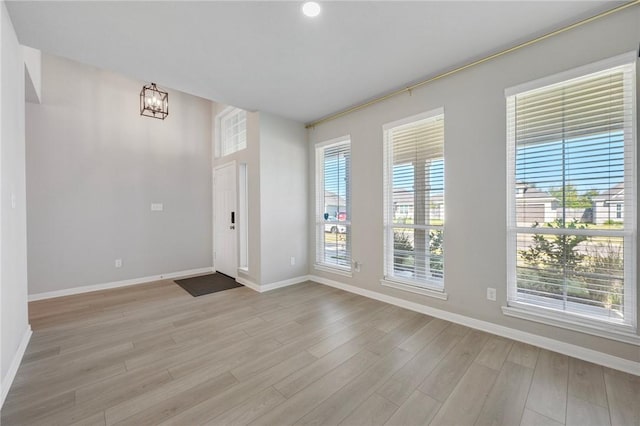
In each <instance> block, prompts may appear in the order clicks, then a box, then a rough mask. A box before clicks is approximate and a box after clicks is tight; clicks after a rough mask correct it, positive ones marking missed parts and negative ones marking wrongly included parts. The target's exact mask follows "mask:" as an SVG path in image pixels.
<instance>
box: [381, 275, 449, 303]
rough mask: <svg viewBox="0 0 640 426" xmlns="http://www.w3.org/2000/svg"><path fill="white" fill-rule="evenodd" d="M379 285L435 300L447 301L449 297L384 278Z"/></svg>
mask: <svg viewBox="0 0 640 426" xmlns="http://www.w3.org/2000/svg"><path fill="white" fill-rule="evenodd" d="M380 284H382V285H383V286H385V287H391V288H395V289H398V290H404V291H408V292H411V293H416V294H421V295H423V296H429V297H433V298H435V299H440V300H447V299H448V298H449V295H448V294H447V293H445V292H444V290H432V289H429V288H422V287H416V286H413V285H410V284H405V283H402V282H399V281H392V280H389V279H386V278H383V279H381V280H380Z"/></svg>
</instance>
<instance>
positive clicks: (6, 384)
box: [0, 325, 33, 408]
mask: <svg viewBox="0 0 640 426" xmlns="http://www.w3.org/2000/svg"><path fill="white" fill-rule="evenodd" d="M31 334H33V332H32V331H31V326H30V325H27V329H26V330H25V332H24V334H23V335H22V340H21V341H20V345H19V346H18V349H16V353H15V354H14V355H13V359H12V360H11V365H9V370H8V371H7V374H6V376H5V377H3V378H2V389H1V392H2V393H0V408H2V406H3V404H4V400H5V398H6V397H7V394H8V393H9V389H11V385H12V384H13V380H14V379H15V378H16V374H17V373H18V368H20V363H21V362H22V358H23V357H24V353H25V351H26V350H27V345H28V344H29V340H30V339H31Z"/></svg>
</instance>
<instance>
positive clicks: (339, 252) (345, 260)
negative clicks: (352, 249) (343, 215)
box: [319, 224, 351, 268]
mask: <svg viewBox="0 0 640 426" xmlns="http://www.w3.org/2000/svg"><path fill="white" fill-rule="evenodd" d="M319 234H320V235H321V238H322V241H323V244H324V247H323V250H321V253H322V255H321V258H320V259H319V262H320V263H324V264H327V265H334V266H339V267H343V268H350V267H351V254H350V253H349V249H348V245H347V240H348V239H349V238H350V236H351V226H350V225H342V224H339V225H330V224H327V225H324V224H323V225H320V228H319Z"/></svg>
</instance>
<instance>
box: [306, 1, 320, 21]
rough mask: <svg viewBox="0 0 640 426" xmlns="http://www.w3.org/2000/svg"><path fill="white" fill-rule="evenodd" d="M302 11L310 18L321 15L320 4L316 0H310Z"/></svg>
mask: <svg viewBox="0 0 640 426" xmlns="http://www.w3.org/2000/svg"><path fill="white" fill-rule="evenodd" d="M302 13H304V14H305V15H307V16H308V17H310V18H314V17H316V16H318V15H320V5H319V4H318V3H316V2H315V1H308V2H305V3H304V4H303V5H302Z"/></svg>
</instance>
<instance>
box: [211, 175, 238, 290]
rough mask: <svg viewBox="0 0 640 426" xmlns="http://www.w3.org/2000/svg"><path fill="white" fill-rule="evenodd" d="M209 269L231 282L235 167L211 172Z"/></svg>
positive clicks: (235, 261)
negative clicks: (210, 259) (212, 266)
mask: <svg viewBox="0 0 640 426" xmlns="http://www.w3.org/2000/svg"><path fill="white" fill-rule="evenodd" d="M213 188H214V189H213V241H214V243H213V265H214V268H215V269H216V271H217V272H221V273H223V274H225V275H228V276H230V277H233V278H235V277H236V270H237V268H238V250H237V241H238V239H237V237H236V227H237V218H238V214H237V211H236V205H237V202H236V164H235V163H229V164H225V165H224V166H220V167H218V168H216V169H215V171H214V177H213Z"/></svg>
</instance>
